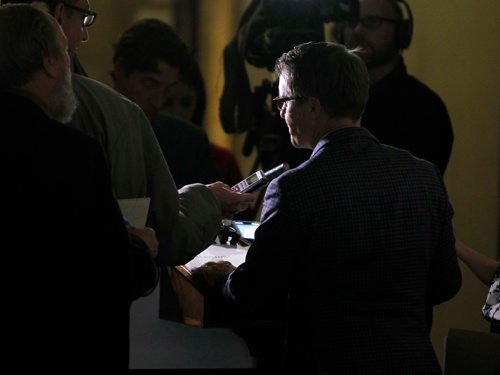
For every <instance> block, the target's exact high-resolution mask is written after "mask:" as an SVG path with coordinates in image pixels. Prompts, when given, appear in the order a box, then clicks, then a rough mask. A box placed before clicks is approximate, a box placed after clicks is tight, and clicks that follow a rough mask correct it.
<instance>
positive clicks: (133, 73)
mask: <svg viewBox="0 0 500 375" xmlns="http://www.w3.org/2000/svg"><path fill="white" fill-rule="evenodd" d="M113 63H114V69H113V72H112V74H111V75H112V78H113V81H114V87H115V89H116V90H118V91H119V92H120V93H122V94H123V95H125V96H126V97H127V98H129V99H130V100H132V101H133V102H135V103H137V104H138V105H139V106H140V107H141V108H142V110H143V111H144V113H145V114H146V116H147V117H148V119H149V121H150V122H151V126H152V127H153V130H154V132H155V135H156V137H157V139H158V142H159V144H160V146H161V149H162V151H163V155H164V156H165V159H166V160H167V163H168V166H169V167H170V171H171V172H172V176H173V178H174V180H175V182H176V184H177V187H182V186H184V185H186V184H189V183H194V182H203V183H209V182H213V181H214V180H216V179H218V176H217V173H216V170H215V166H214V161H213V157H212V152H211V150H210V144H209V141H208V137H207V135H206V133H205V131H204V130H203V129H201V128H199V127H197V126H196V125H195V124H193V123H192V122H190V121H188V120H185V119H182V118H180V117H174V116H171V115H168V114H165V113H162V109H163V108H164V106H165V102H166V98H167V96H168V94H169V93H170V89H171V88H172V87H173V86H175V85H177V84H179V81H180V80H181V78H182V77H183V76H184V75H185V74H188V73H190V72H191V71H192V67H193V66H194V64H195V60H194V57H193V56H192V54H191V53H190V52H189V50H188V47H187V45H186V44H185V43H184V41H182V39H181V38H180V37H179V36H178V34H177V33H176V32H175V31H174V29H172V27H170V25H168V24H166V23H165V22H163V21H161V20H158V19H143V20H140V21H138V22H136V23H134V24H133V25H131V26H130V27H129V28H127V30H125V31H124V32H123V33H122V35H121V36H120V38H119V39H118V41H117V42H116V44H115V53H114V56H113ZM224 182H225V181H224Z"/></svg>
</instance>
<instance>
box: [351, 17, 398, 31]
mask: <svg viewBox="0 0 500 375" xmlns="http://www.w3.org/2000/svg"><path fill="white" fill-rule="evenodd" d="M383 22H389V23H393V24H395V25H397V24H399V23H401V21H399V20H395V19H392V18H386V17H378V16H366V17H363V18H360V19H357V20H352V21H348V23H347V24H348V26H349V27H350V28H351V29H354V28H355V27H356V26H357V25H358V24H359V23H360V24H361V25H363V27H364V28H367V29H369V30H374V29H378V28H379V27H380V26H381V25H382V23H383Z"/></svg>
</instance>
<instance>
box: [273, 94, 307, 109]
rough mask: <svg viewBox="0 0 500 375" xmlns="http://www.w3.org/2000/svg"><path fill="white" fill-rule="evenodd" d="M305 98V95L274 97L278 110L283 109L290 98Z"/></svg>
mask: <svg viewBox="0 0 500 375" xmlns="http://www.w3.org/2000/svg"><path fill="white" fill-rule="evenodd" d="M302 98H304V97H303V96H277V97H276V98H274V99H273V103H274V105H275V106H276V109H277V110H278V111H281V110H282V109H283V107H284V106H285V104H286V103H287V102H289V101H290V100H299V99H302Z"/></svg>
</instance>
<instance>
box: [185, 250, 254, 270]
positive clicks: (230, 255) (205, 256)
mask: <svg viewBox="0 0 500 375" xmlns="http://www.w3.org/2000/svg"><path fill="white" fill-rule="evenodd" d="M247 249H248V247H243V246H239V245H238V246H234V245H232V246H230V245H211V246H209V247H208V248H207V249H205V250H204V251H202V252H201V253H199V254H198V255H197V256H196V257H194V259H193V260H191V261H190V262H188V263H186V264H184V268H186V269H187V270H188V271H189V272H191V271H192V270H193V269H195V268H198V267H200V266H202V265H204V264H205V263H207V262H218V261H223V260H224V261H227V262H230V263H231V264H232V265H233V266H235V267H238V266H239V265H240V264H241V263H243V262H244V261H245V257H246V255H247Z"/></svg>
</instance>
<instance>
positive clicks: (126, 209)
mask: <svg viewBox="0 0 500 375" xmlns="http://www.w3.org/2000/svg"><path fill="white" fill-rule="evenodd" d="M150 201H151V198H149V197H145V198H130V199H118V205H119V206H120V210H121V211H122V215H123V216H125V217H126V218H127V219H128V220H129V221H130V222H131V223H132V224H133V225H134V226H135V227H136V228H144V227H145V226H146V221H147V218H148V212H149V202H150Z"/></svg>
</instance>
